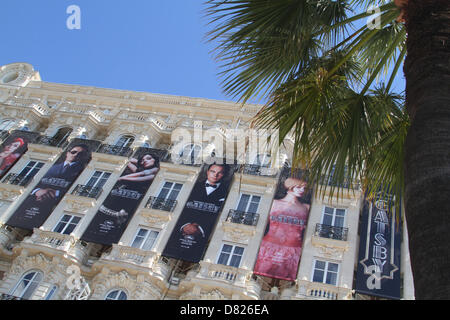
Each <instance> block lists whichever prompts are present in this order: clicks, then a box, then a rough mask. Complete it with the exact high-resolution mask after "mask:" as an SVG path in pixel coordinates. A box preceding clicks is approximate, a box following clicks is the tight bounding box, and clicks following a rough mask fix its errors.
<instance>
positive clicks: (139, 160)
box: [81, 148, 167, 245]
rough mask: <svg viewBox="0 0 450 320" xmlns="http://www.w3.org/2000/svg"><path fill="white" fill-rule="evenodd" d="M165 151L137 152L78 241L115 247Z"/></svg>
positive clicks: (143, 150)
mask: <svg viewBox="0 0 450 320" xmlns="http://www.w3.org/2000/svg"><path fill="white" fill-rule="evenodd" d="M166 153H167V151H165V150H156V149H149V148H139V149H138V150H137V151H136V152H135V154H134V155H133V156H132V157H131V158H130V159H129V160H128V163H127V166H126V168H125V170H124V171H123V173H122V175H121V176H120V178H119V179H118V181H117V182H116V183H115V185H114V187H113V188H112V190H111V192H110V193H109V195H108V196H107V197H106V199H105V201H104V202H103V204H102V205H101V206H100V208H99V210H98V211H97V213H96V215H95V216H94V218H93V219H92V221H91V223H90V224H89V226H88V228H87V229H86V231H85V232H84V234H83V236H82V237H81V240H84V241H87V242H94V243H98V244H103V245H111V244H113V243H118V242H119V240H120V237H121V236H122V234H123V232H124V231H125V229H126V227H127V226H128V223H129V222H130V220H131V218H132V217H133V215H134V213H135V212H136V210H137V208H138V206H139V204H140V203H141V201H142V199H143V198H144V196H145V194H146V193H147V191H148V189H149V188H150V185H151V184H152V182H153V180H154V179H155V176H156V175H157V174H158V172H159V168H160V166H159V162H160V159H162V158H163V157H164V156H165V154H166Z"/></svg>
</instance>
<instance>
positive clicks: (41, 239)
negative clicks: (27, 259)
mask: <svg viewBox="0 0 450 320" xmlns="http://www.w3.org/2000/svg"><path fill="white" fill-rule="evenodd" d="M18 246H19V247H21V248H23V249H28V248H33V249H35V248H36V247H39V249H40V250H42V249H43V248H46V249H47V251H48V252H52V253H60V254H63V255H64V256H65V257H67V256H70V257H72V258H74V259H76V260H78V262H79V263H82V262H83V261H85V260H86V257H87V256H88V250H87V247H86V245H85V244H84V243H83V242H81V241H80V240H79V239H77V238H76V237H75V236H73V235H66V234H61V233H57V232H52V231H46V230H41V229H34V231H33V234H32V235H31V236H30V237H26V238H25V239H24V240H23V241H22V242H20V243H19V244H18Z"/></svg>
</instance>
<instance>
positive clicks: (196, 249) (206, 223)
mask: <svg viewBox="0 0 450 320" xmlns="http://www.w3.org/2000/svg"><path fill="white" fill-rule="evenodd" d="M235 170H236V167H235V166H234V165H229V164H210V165H204V166H203V167H202V170H201V172H200V174H199V177H198V178H197V181H196V183H195V184H194V187H193V189H192V191H191V193H190V195H189V198H188V200H187V202H186V205H185V206H184V208H183V211H182V212H181V215H180V217H179V218H178V221H177V223H176V224H175V227H174V229H173V231H172V233H171V235H170V237H169V240H168V242H167V244H166V247H165V249H164V251H163V253H162V255H163V256H166V257H169V258H175V259H180V260H184V261H188V262H199V261H200V260H201V259H202V257H203V254H204V252H205V250H206V245H207V243H208V241H209V238H210V236H211V234H212V232H213V230H214V227H215V226H216V223H217V220H218V218H219V216H220V213H221V211H222V207H223V205H224V203H225V200H226V198H227V196H228V192H229V189H230V185H231V180H232V178H233V175H234V172H235Z"/></svg>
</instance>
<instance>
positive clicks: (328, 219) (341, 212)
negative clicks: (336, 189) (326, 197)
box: [322, 207, 346, 228]
mask: <svg viewBox="0 0 450 320" xmlns="http://www.w3.org/2000/svg"><path fill="white" fill-rule="evenodd" d="M345 211H346V210H345V209H337V208H331V207H325V209H324V211H323V215H322V224H323V225H327V226H333V227H339V228H343V227H344V222H345Z"/></svg>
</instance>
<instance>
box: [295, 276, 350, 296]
mask: <svg viewBox="0 0 450 320" xmlns="http://www.w3.org/2000/svg"><path fill="white" fill-rule="evenodd" d="M295 297H296V298H298V299H301V300H303V299H307V300H351V299H352V290H351V289H349V288H343V287H337V286H333V285H330V284H326V283H320V282H309V281H305V280H299V283H298V292H297V294H296V296H295Z"/></svg>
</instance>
